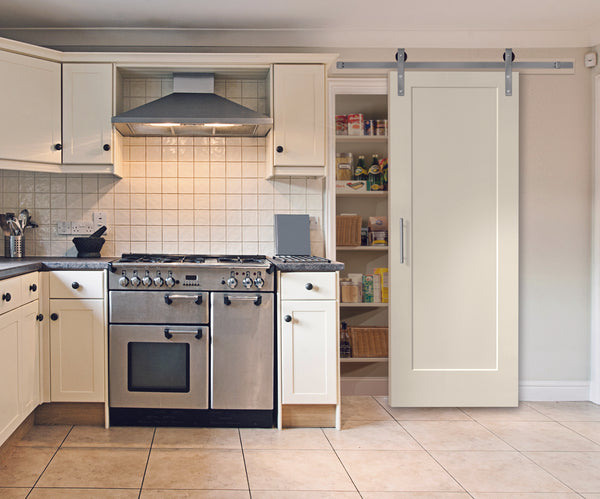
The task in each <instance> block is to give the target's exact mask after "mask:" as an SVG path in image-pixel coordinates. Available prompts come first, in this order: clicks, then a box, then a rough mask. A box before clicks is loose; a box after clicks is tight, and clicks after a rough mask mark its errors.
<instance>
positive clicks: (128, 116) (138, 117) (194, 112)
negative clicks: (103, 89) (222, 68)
mask: <svg viewBox="0 0 600 499" xmlns="http://www.w3.org/2000/svg"><path fill="white" fill-rule="evenodd" d="M112 123H113V125H114V126H115V128H116V129H117V130H118V131H119V132H120V133H121V134H122V135H124V136H128V137H131V136H178V137H264V136H266V135H267V134H268V133H269V131H270V130H271V127H272V126H273V119H272V118H271V117H269V116H267V115H265V114H261V113H258V112H256V111H253V110H252V109H249V108H247V107H244V106H241V105H240V104H237V103H235V102H233V101H230V100H228V99H225V98H224V97H221V96H219V95H216V94H215V93H214V75H213V74H208V73H176V74H174V75H173V93H172V94H169V95H167V96H165V97H161V98H160V99H157V100H154V101H152V102H148V103H147V104H144V105H142V106H139V107H136V108H133V109H130V110H129V111H125V112H123V113H120V114H118V115H116V116H114V117H113V118H112Z"/></svg>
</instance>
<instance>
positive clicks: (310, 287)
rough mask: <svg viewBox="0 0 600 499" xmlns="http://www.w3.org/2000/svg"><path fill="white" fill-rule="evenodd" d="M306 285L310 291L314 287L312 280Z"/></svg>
mask: <svg viewBox="0 0 600 499" xmlns="http://www.w3.org/2000/svg"><path fill="white" fill-rule="evenodd" d="M304 287H305V288H306V289H308V290H309V291H310V290H311V289H312V288H313V285H312V282H307V283H306V284H305V285H304Z"/></svg>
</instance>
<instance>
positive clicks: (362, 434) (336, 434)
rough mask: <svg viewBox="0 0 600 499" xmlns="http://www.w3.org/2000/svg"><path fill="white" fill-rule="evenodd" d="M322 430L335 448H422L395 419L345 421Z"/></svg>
mask: <svg viewBox="0 0 600 499" xmlns="http://www.w3.org/2000/svg"><path fill="white" fill-rule="evenodd" d="M324 431H325V435H327V438H328V439H329V441H330V442H331V445H333V448H334V449H336V450H352V449H356V450H359V449H363V450H422V449H421V446H420V445H419V444H418V443H417V442H415V440H414V439H413V438H412V437H411V436H410V435H409V434H408V433H407V432H406V430H404V428H402V427H401V426H400V425H399V424H398V423H397V422H396V421H345V422H344V423H343V424H342V429H341V430H339V431H338V430H336V429H333V428H327V429H325V430H324Z"/></svg>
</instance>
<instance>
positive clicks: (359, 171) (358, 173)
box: [354, 154, 369, 180]
mask: <svg viewBox="0 0 600 499" xmlns="http://www.w3.org/2000/svg"><path fill="white" fill-rule="evenodd" d="M368 177H369V175H368V173H367V168H366V166H365V157H364V156H363V155H362V154H361V155H360V156H359V157H358V161H357V162H356V166H355V167H354V180H367V179H368Z"/></svg>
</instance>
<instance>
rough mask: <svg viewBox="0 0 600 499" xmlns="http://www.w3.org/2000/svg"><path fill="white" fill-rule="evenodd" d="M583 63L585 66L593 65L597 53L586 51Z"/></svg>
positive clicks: (596, 60)
mask: <svg viewBox="0 0 600 499" xmlns="http://www.w3.org/2000/svg"><path fill="white" fill-rule="evenodd" d="M583 63H584V64H585V67H586V68H593V67H595V66H596V64H597V63H598V55H597V54H596V52H588V53H587V54H585V56H584V59H583Z"/></svg>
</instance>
